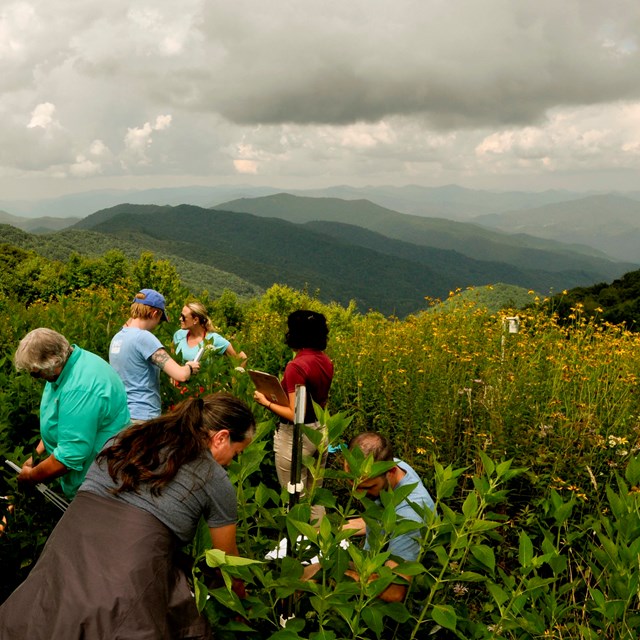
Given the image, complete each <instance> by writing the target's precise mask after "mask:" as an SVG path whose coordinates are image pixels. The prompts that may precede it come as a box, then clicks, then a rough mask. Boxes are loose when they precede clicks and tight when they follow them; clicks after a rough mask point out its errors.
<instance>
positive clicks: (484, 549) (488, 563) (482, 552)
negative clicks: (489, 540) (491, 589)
mask: <svg viewBox="0 0 640 640" xmlns="http://www.w3.org/2000/svg"><path fill="white" fill-rule="evenodd" d="M471 555H473V557H474V558H475V559H476V560H477V561H478V562H480V563H481V564H483V565H484V566H485V567H487V569H489V570H490V571H491V573H493V572H494V570H495V568H496V557H495V555H494V553H493V549H492V548H491V547H488V546H487V545H486V544H475V545H473V546H472V547H471Z"/></svg>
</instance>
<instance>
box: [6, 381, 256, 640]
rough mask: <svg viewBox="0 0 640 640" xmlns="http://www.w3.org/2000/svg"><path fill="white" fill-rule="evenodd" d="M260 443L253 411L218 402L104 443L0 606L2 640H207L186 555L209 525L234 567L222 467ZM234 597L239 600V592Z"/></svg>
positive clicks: (208, 400)
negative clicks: (254, 441) (184, 549)
mask: <svg viewBox="0 0 640 640" xmlns="http://www.w3.org/2000/svg"><path fill="white" fill-rule="evenodd" d="M254 432H255V419H254V417H253V414H252V413H251V410H250V409H249V407H248V406H247V405H246V404H245V403H244V402H243V401H242V400H240V399H238V398H236V397H235V396H232V395H230V394H227V393H215V394H211V395H207V396H204V397H202V398H188V399H187V400H185V401H184V402H182V403H180V404H179V405H178V406H177V407H176V409H175V410H174V411H172V412H170V413H167V414H164V415H162V416H160V417H158V418H154V419H153V420H149V421H147V422H142V423H138V424H133V425H132V426H130V427H128V428H127V429H125V430H124V431H122V432H121V433H119V434H117V435H116V436H114V438H112V439H111V440H109V441H107V443H106V446H105V448H104V449H103V450H102V451H101V452H100V453H99V455H98V457H97V458H96V461H95V462H94V463H93V464H92V465H91V467H90V468H89V471H88V472H87V475H86V478H85V480H84V482H83V484H82V485H81V487H80V489H79V491H78V493H77V495H76V497H75V499H74V500H73V501H72V502H71V504H70V505H69V508H68V509H67V510H66V511H65V513H64V515H63V516H62V518H61V520H60V521H59V522H58V524H57V525H56V527H55V529H54V530H53V532H52V533H51V536H50V537H49V539H48V541H47V544H46V545H45V547H44V550H43V552H42V554H41V556H40V558H39V559H38V562H37V564H36V565H35V567H34V568H33V569H32V570H31V573H29V575H28V577H27V579H26V580H25V581H24V582H23V583H22V584H21V585H20V586H19V587H18V588H17V589H16V590H15V591H14V592H13V593H12V594H11V595H10V596H9V598H8V599H7V600H6V601H5V602H4V603H3V604H2V605H0V637H2V638H6V639H7V640H9V638H30V639H31V640H45V639H46V640H49V638H60V639H61V640H62V639H64V640H80V639H81V638H83V639H85V640H87V639H93V640H97V639H98V638H105V639H107V638H109V639H110V638H131V639H133V638H154V639H157V640H169V639H171V640H177V639H179V638H191V640H211V638H212V637H213V634H212V631H211V628H210V626H209V623H208V622H207V620H206V619H205V618H204V617H203V616H202V615H200V613H199V612H198V609H197V607H196V602H195V599H194V596H193V594H192V592H191V588H190V585H189V582H188V580H187V575H186V574H185V572H184V569H183V568H182V563H181V562H180V548H181V546H182V545H184V544H188V543H189V542H191V541H192V540H193V538H194V536H195V535H196V531H197V528H198V525H199V521H200V518H201V517H202V518H203V519H204V521H205V522H206V524H207V525H208V527H209V532H210V535H211V543H212V545H213V547H214V548H215V549H219V550H221V551H223V552H225V553H226V554H229V555H232V556H237V555H238V547H237V544H236V522H237V514H238V505H237V497H236V491H235V488H234V487H233V486H232V484H231V481H230V479H229V477H228V475H227V472H226V470H225V467H226V466H228V465H229V464H230V463H231V461H232V460H233V458H234V457H235V456H236V455H238V454H239V453H241V452H242V451H243V450H244V449H245V448H246V447H247V446H248V445H249V444H250V442H251V439H252V438H253V435H254ZM232 588H233V589H234V591H236V593H237V594H238V595H239V596H240V597H242V595H243V593H244V585H243V584H240V583H234V584H233V587H232Z"/></svg>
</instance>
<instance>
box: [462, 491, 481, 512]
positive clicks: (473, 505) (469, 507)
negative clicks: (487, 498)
mask: <svg viewBox="0 0 640 640" xmlns="http://www.w3.org/2000/svg"><path fill="white" fill-rule="evenodd" d="M477 512H478V496H477V495H476V492H475V491H471V492H470V493H469V494H468V495H467V497H466V498H465V501H464V504H463V505H462V513H464V515H465V516H466V517H467V518H471V517H473V516H475V515H476V513H477Z"/></svg>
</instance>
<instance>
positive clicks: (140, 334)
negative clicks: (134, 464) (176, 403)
mask: <svg viewBox="0 0 640 640" xmlns="http://www.w3.org/2000/svg"><path fill="white" fill-rule="evenodd" d="M163 348H164V347H163V345H162V343H161V342H160V340H158V338H156V337H155V336H154V335H153V333H151V332H150V331H147V330H146V329H138V328H136V327H123V328H122V329H121V330H120V331H119V332H118V333H116V335H115V336H113V339H112V340H111V346H110V347H109V362H110V363H111V366H112V367H113V368H114V369H115V370H116V371H117V372H118V375H119V376H120V377H121V378H122V381H123V382H124V386H125V389H126V390H127V401H128V404H129V412H130V413H131V418H132V419H133V420H150V419H151V418H157V417H158V416H159V415H160V413H161V411H162V407H161V403H160V369H158V367H156V365H155V364H153V362H151V360H150V358H151V356H152V355H153V354H154V353H155V352H156V351H157V350H158V349H163Z"/></svg>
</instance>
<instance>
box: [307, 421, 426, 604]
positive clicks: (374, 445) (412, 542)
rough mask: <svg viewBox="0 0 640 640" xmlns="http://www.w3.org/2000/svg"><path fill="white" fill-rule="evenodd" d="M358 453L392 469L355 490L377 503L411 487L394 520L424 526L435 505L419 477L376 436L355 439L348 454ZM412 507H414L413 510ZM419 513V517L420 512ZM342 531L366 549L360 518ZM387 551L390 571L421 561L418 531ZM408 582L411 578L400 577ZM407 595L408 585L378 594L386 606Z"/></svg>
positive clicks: (395, 539)
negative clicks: (388, 493) (353, 532)
mask: <svg viewBox="0 0 640 640" xmlns="http://www.w3.org/2000/svg"><path fill="white" fill-rule="evenodd" d="M354 449H359V450H360V451H361V452H362V454H363V455H364V456H365V458H366V457H367V456H371V457H372V458H373V462H392V461H393V462H395V463H396V464H395V466H393V467H392V468H391V469H389V470H388V471H386V472H385V473H383V474H382V475H379V476H373V477H371V478H363V479H361V480H360V482H359V484H358V486H357V487H356V488H357V490H358V491H364V492H365V494H366V496H367V498H369V499H370V500H375V501H378V500H379V498H380V494H381V493H382V492H383V491H394V490H396V489H398V488H399V487H402V486H410V485H413V489H412V490H411V493H409V495H408V496H407V498H405V499H404V500H403V501H402V502H401V503H400V504H398V505H397V506H396V516H397V518H398V520H400V519H401V518H403V519H409V520H415V521H416V522H424V521H425V517H424V513H425V510H426V509H430V510H431V511H434V510H435V505H434V502H433V499H432V498H431V495H430V494H429V492H428V491H427V489H426V487H425V486H424V484H423V483H422V480H421V479H420V477H419V476H418V474H417V473H416V472H415V471H414V470H413V469H412V468H411V466H409V465H408V464H407V463H406V462H403V461H402V460H399V459H398V458H394V456H393V450H392V447H391V443H390V442H389V440H388V439H387V438H386V437H385V436H383V435H381V434H379V433H373V432H371V431H366V432H364V433H361V434H359V435H357V436H355V437H354V438H353V439H352V440H351V442H350V443H349V450H350V451H353V450H354ZM344 468H345V471H347V472H349V466H348V464H347V463H346V461H345V463H344ZM413 505H416V507H417V510H416V508H414V506H413ZM420 510H422V512H423V513H422V514H421V513H420V512H419V511H420ZM344 528H345V529H355V530H356V535H364V536H367V539H365V544H364V548H365V549H368V548H369V541H368V537H369V531H368V528H367V525H366V522H365V521H364V519H363V518H353V519H351V520H349V521H348V522H347V524H346V525H345V526H344ZM387 550H388V551H389V552H390V554H391V558H390V559H389V560H387V562H386V563H385V564H386V565H387V566H389V567H391V568H393V567H397V566H398V564H399V563H400V562H402V561H404V562H415V561H416V560H418V558H419V557H420V530H419V529H418V530H415V531H411V532H408V533H404V534H400V535H396V536H391V539H390V540H389V542H388V544H387ZM319 568H320V565H310V566H309V567H307V568H306V569H305V572H304V575H303V578H305V579H309V578H311V577H312V576H313V575H315V573H316V572H317V571H318V570H319ZM345 573H346V575H348V576H350V577H351V578H353V579H354V580H359V575H358V574H357V572H355V571H353V570H347V571H346V572H345ZM402 577H403V578H404V579H405V580H406V581H407V582H409V581H410V579H411V578H410V576H405V575H402ZM406 594H407V585H404V584H396V583H393V584H391V585H389V586H388V587H387V588H386V589H385V590H384V591H383V592H382V593H381V594H380V596H379V597H380V598H381V599H382V600H384V601H386V602H399V601H401V600H403V599H404V597H405V595H406Z"/></svg>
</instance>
